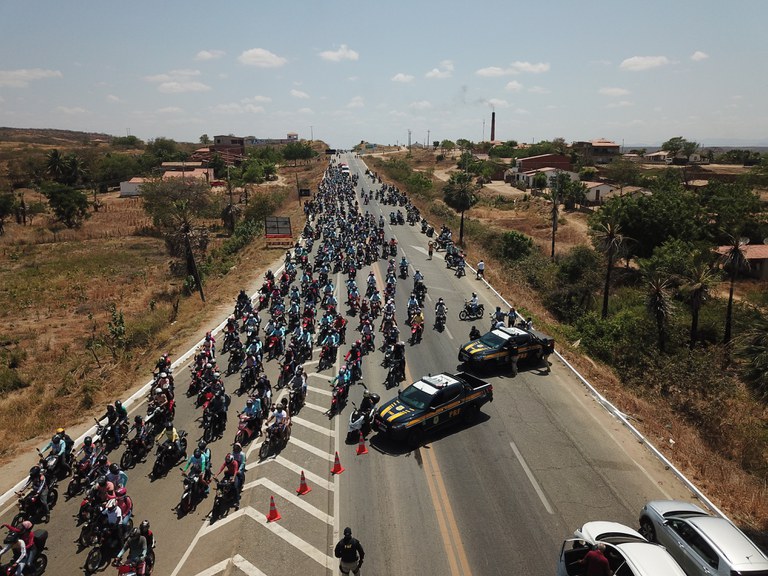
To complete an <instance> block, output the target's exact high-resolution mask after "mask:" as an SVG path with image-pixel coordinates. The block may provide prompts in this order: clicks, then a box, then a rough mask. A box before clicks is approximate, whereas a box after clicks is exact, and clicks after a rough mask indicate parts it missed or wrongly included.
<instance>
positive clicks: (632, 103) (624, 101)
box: [608, 100, 635, 108]
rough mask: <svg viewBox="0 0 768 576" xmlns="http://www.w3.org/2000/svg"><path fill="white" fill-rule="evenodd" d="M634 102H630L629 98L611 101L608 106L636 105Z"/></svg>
mask: <svg viewBox="0 0 768 576" xmlns="http://www.w3.org/2000/svg"><path fill="white" fill-rule="evenodd" d="M634 105H635V103H634V102H630V101H629V100H620V101H619V102H611V103H610V104H608V108H628V107H629V106H634Z"/></svg>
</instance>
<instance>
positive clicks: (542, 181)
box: [532, 172, 549, 191]
mask: <svg viewBox="0 0 768 576" xmlns="http://www.w3.org/2000/svg"><path fill="white" fill-rule="evenodd" d="M548 185H549V179H548V178H547V175H546V174H545V173H544V172H536V174H534V175H533V182H532V187H533V189H534V190H540V191H541V190H544V189H545V188H546V187H547V186H548Z"/></svg>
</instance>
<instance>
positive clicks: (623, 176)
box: [606, 160, 640, 190]
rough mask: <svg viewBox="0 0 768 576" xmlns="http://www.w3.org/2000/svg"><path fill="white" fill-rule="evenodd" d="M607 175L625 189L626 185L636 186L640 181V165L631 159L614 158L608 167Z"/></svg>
mask: <svg viewBox="0 0 768 576" xmlns="http://www.w3.org/2000/svg"><path fill="white" fill-rule="evenodd" d="M606 176H607V178H608V180H610V181H611V182H615V183H616V184H618V185H619V188H620V189H621V190H624V186H634V185H636V184H637V183H638V182H640V166H638V165H637V163H636V162H632V161H631V160H614V161H613V162H611V163H610V164H609V165H608V167H607V168H606Z"/></svg>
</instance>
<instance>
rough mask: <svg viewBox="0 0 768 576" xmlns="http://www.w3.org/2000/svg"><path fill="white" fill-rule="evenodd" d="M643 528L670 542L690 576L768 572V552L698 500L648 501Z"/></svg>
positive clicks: (654, 537) (664, 542)
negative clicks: (711, 512) (713, 514)
mask: <svg viewBox="0 0 768 576" xmlns="http://www.w3.org/2000/svg"><path fill="white" fill-rule="evenodd" d="M640 532H641V534H643V536H645V537H646V538H647V539H648V540H650V541H651V542H658V543H659V544H661V545H662V546H666V548H667V549H668V550H669V553H670V554H671V555H672V557H673V558H674V559H675V560H677V563H678V564H680V566H682V567H683V569H684V570H685V571H686V573H687V574H688V576H715V575H717V576H768V556H766V555H765V553H763V552H762V551H761V550H760V549H759V548H758V547H757V546H756V545H755V544H754V543H753V542H752V541H751V540H750V539H749V538H747V537H746V536H745V535H744V533H743V532H741V530H739V529H738V528H736V526H734V525H733V524H731V523H730V522H729V521H728V520H726V519H725V518H720V517H718V516H712V515H711V514H709V513H707V512H706V511H705V510H703V509H702V508H700V507H699V506H697V505H696V504H692V503H690V502H679V501H676V500H656V501H654V502H648V503H647V504H646V505H645V506H643V509H642V510H641V511H640Z"/></svg>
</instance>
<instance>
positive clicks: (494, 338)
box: [480, 332, 507, 348]
mask: <svg viewBox="0 0 768 576" xmlns="http://www.w3.org/2000/svg"><path fill="white" fill-rule="evenodd" d="M506 341H507V340H506V338H502V337H501V336H499V335H497V334H495V333H494V332H488V333H487V334H483V337H482V338H480V342H482V343H483V344H485V345H486V346H488V347H489V348H498V347H499V346H501V345H502V344H504V342H506Z"/></svg>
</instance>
